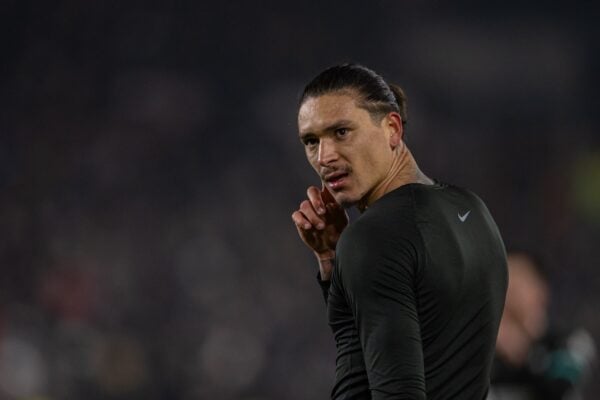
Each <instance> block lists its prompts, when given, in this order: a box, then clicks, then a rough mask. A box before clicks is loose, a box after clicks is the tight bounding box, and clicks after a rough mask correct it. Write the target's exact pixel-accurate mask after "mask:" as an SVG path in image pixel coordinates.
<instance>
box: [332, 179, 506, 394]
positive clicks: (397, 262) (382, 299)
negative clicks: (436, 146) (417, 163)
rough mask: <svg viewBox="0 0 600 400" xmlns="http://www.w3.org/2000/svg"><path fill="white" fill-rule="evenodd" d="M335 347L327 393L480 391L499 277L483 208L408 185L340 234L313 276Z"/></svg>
mask: <svg viewBox="0 0 600 400" xmlns="http://www.w3.org/2000/svg"><path fill="white" fill-rule="evenodd" d="M322 285H323V288H324V293H325V295H326V301H327V311H328V318H329V324H330V326H331V329H332V330H333V334H334V337H335V341H336V347H337V360H336V382H335V385H334V388H333V390H332V398H333V399H373V400H376V399H377V400H378V399H476V400H481V399H484V398H485V396H486V393H487V391H488V387H489V375H490V367H491V364H492V360H493V354H494V346H495V341H496V335H497V332H498V325H499V322H500V317H501V314H502V309H503V306H504V297H505V293H506V285H507V269H506V253H505V249H504V244H503V242H502V239H501V237H500V234H499V232H498V229H497V227H496V224H495V223H494V221H493V219H492V217H491V216H490V214H489V212H488V210H487V208H486V207H485V205H484V204H483V202H482V201H481V200H480V199H479V198H478V197H477V196H475V195H474V194H472V193H471V192H469V191H467V190H464V189H460V188H457V187H454V186H450V185H445V184H441V183H436V184H434V185H422V184H408V185H404V186H401V187H400V188H398V189H396V190H393V191H392V192H389V193H387V194H386V195H384V196H383V197H381V198H380V199H378V200H377V201H376V202H375V203H374V204H372V205H371V206H370V207H369V208H368V209H367V210H366V211H365V212H364V213H363V214H362V215H361V216H360V217H359V218H358V219H357V220H356V221H354V222H353V223H352V224H350V225H349V226H348V227H347V228H346V230H345V231H344V232H343V234H342V236H341V238H340V240H339V242H338V246H337V250H336V261H335V268H334V271H333V274H332V278H331V281H330V282H322Z"/></svg>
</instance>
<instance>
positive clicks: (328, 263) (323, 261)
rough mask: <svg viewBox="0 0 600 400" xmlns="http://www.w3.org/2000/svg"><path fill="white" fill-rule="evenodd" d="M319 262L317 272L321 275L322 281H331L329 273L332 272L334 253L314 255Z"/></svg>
mask: <svg viewBox="0 0 600 400" xmlns="http://www.w3.org/2000/svg"><path fill="white" fill-rule="evenodd" d="M315 256H316V257H317V260H318V261H319V272H320V274H321V280H322V281H328V280H330V279H331V273H332V272H333V265H334V260H335V251H331V252H325V253H319V254H315Z"/></svg>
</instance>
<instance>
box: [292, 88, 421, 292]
mask: <svg viewBox="0 0 600 400" xmlns="http://www.w3.org/2000/svg"><path fill="white" fill-rule="evenodd" d="M357 100H359V95H358V94H357V93H356V92H354V91H352V90H343V91H337V92H333V93H328V94H324V95H321V96H318V97H310V98H308V99H307V100H305V101H304V103H302V105H301V107H300V110H299V112H298V127H299V131H300V139H301V141H302V143H303V144H304V148H305V152H306V157H307V159H308V162H309V163H310V164H311V166H312V167H313V169H314V170H315V171H316V172H317V174H318V175H319V176H320V177H321V182H322V188H321V189H319V188H317V187H315V186H311V187H309V188H308V190H307V199H306V200H304V201H303V202H302V203H300V207H299V208H298V210H296V211H294V212H293V213H292V220H293V221H294V224H295V225H296V229H297V230H298V235H299V236H300V238H301V239H302V241H303V242H304V243H305V244H306V245H307V246H308V247H309V248H310V249H311V250H312V251H313V253H314V254H315V256H316V257H317V260H318V261H319V270H320V274H321V279H322V280H329V279H330V278H331V272H332V270H333V259H334V256H335V247H336V244H337V241H338V240H339V237H340V235H341V233H342V231H343V230H344V228H345V227H346V225H347V224H348V215H347V214H346V212H345V211H344V207H350V206H353V205H356V206H357V207H358V208H359V210H360V211H361V212H362V211H364V210H366V209H367V208H368V207H369V205H371V204H373V202H375V201H377V199H379V198H380V197H381V196H383V195H384V194H386V193H388V192H390V191H392V190H394V189H397V188H398V187H400V186H403V185H406V184H409V183H421V184H428V185H431V184H433V181H432V180H431V179H429V178H428V177H427V176H425V174H423V173H422V172H421V171H420V170H419V167H418V166H417V163H416V161H415V159H414V158H413V156H412V154H411V153H410V151H409V149H408V147H407V146H406V144H405V143H404V142H403V140H402V137H403V133H404V131H403V126H402V118H401V117H400V115H399V114H398V113H396V112H390V113H388V114H387V115H385V116H383V117H382V118H381V119H380V120H375V119H374V118H373V117H372V116H371V114H369V112H368V111H367V110H365V109H364V108H361V107H360V106H359V104H358V102H357Z"/></svg>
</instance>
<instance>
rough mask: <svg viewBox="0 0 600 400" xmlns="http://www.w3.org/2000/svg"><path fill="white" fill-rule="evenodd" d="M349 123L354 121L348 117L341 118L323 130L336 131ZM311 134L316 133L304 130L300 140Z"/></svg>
mask: <svg viewBox="0 0 600 400" xmlns="http://www.w3.org/2000/svg"><path fill="white" fill-rule="evenodd" d="M348 125H352V121H350V120H347V119H341V120H339V121H335V122H334V123H333V124H331V125H329V126H327V127H325V129H323V131H324V132H331V131H335V130H336V129H339V128H343V127H346V126H348ZM309 136H316V134H315V133H313V132H303V133H300V140H302V139H305V138H307V137H309Z"/></svg>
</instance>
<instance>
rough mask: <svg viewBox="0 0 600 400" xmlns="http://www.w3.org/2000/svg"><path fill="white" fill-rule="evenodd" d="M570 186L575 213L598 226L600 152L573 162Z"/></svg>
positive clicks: (599, 217) (599, 221)
mask: <svg viewBox="0 0 600 400" xmlns="http://www.w3.org/2000/svg"><path fill="white" fill-rule="evenodd" d="M572 186H573V200H574V203H575V208H576V210H577V212H578V213H579V214H580V215H582V216H583V217H584V218H586V220H587V221H588V222H593V223H595V224H598V225H600V152H595V153H591V154H584V155H582V156H580V157H579V158H578V159H577V160H576V161H575V164H574V168H573V185H572Z"/></svg>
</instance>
